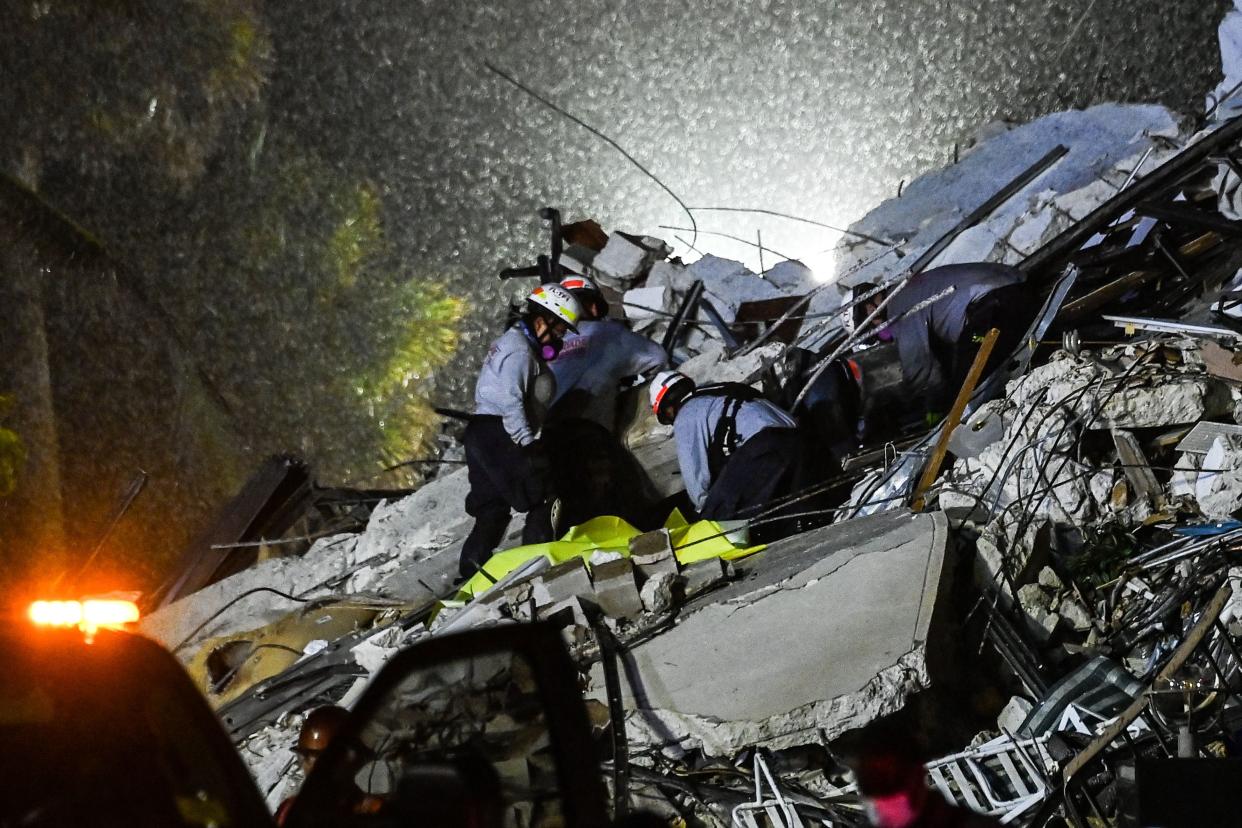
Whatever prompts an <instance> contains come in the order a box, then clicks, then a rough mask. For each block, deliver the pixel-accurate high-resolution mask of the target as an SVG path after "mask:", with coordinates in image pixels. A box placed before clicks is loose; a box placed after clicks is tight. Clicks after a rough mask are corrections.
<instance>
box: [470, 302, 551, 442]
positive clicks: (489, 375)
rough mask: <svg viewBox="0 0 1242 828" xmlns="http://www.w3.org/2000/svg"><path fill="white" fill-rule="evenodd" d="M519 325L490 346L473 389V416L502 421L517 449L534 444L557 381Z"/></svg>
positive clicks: (546, 413)
mask: <svg viewBox="0 0 1242 828" xmlns="http://www.w3.org/2000/svg"><path fill="white" fill-rule="evenodd" d="M536 347H537V346H536V345H535V343H534V342H533V341H532V340H531V339H530V337H528V336H527V335H526V333H525V331H523V330H522V328H521V326H520V325H515V326H514V327H512V328H510V329H509V330H507V331H505V332H504V333H503V334H502V335H501V336H500V338H499V339H497V340H496V341H495V342H493V343H492V347H491V348H489V349H488V351H487V358H486V359H484V360H483V370H481V371H480V372H479V381H478V382H477V383H476V384H475V386H474V412H475V413H476V414H490V415H495V416H498V417H500V418H501V420H502V421H503V422H504V426H505V431H506V432H508V434H509V437H510V438H511V439H512V440H513V442H515V443H517V444H518V445H519V446H526V445H530V444H531V443H533V442H534V441H535V440H536V439H538V437H539V429H541V428H542V427H543V421H544V419H545V418H546V417H547V415H548V405H549V404H551V402H552V397H553V395H554V394H555V393H556V379H555V378H554V377H553V376H552V372H551V371H549V370H548V366H547V365H545V364H544V361H543V359H542V358H541V357H540V356H539V355H538V354H537V353H536V352H535V348H536Z"/></svg>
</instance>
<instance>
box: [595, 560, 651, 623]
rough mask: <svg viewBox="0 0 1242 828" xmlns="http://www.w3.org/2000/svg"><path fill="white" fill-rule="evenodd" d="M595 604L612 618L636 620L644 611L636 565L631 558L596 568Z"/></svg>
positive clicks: (610, 562)
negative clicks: (636, 578) (635, 569)
mask: <svg viewBox="0 0 1242 828" xmlns="http://www.w3.org/2000/svg"><path fill="white" fill-rule="evenodd" d="M592 574H593V575H594V576H595V603H596V604H597V605H598V606H599V608H600V610H601V611H602V612H603V613H604V615H607V616H609V617H610V618H634V617H636V616H638V615H639V614H640V613H642V611H643V602H642V598H641V597H640V595H639V592H638V581H637V580H635V578H634V563H633V562H632V561H631V560H630V559H629V558H621V559H620V560H616V561H609V562H608V563H606V564H600V565H599V566H597V567H595V569H594V571H593V572H592Z"/></svg>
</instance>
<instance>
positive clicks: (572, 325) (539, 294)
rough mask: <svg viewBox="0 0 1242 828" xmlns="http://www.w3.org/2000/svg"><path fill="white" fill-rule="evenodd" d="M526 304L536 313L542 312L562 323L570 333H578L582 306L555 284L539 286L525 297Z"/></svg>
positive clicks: (570, 294) (571, 295) (566, 291)
mask: <svg viewBox="0 0 1242 828" xmlns="http://www.w3.org/2000/svg"><path fill="white" fill-rule="evenodd" d="M526 304H527V307H529V308H530V309H531V310H534V311H535V312H536V313H540V312H542V313H543V314H544V315H545V316H547V315H550V316H552V317H554V318H556V319H559V320H560V321H562V322H564V323H565V324H566V325H567V326H568V327H569V329H570V330H571V331H573V332H574V333H577V332H578V320H579V319H581V318H582V305H581V304H580V303H579V302H578V300H577V299H575V298H574V295H573V294H572V293H570V292H569V291H568V290H566V289H565V288H563V287H561V286H560V285H557V284H552V283H549V284H546V285H540V286H539V287H537V288H535V289H534V290H532V291H531V293H530V296H528V297H526Z"/></svg>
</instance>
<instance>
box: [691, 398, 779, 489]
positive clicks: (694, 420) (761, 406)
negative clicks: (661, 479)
mask: <svg viewBox="0 0 1242 828" xmlns="http://www.w3.org/2000/svg"><path fill="white" fill-rule="evenodd" d="M727 399H728V398H727V397H716V396H703V397H691V398H690V399H689V400H687V401H686V402H685V403H684V404H682V406H681V410H679V411H678V412H677V419H676V420H675V421H674V422H673V438H674V439H675V440H676V441H677V463H678V465H680V466H681V478H682V482H683V483H685V484H686V494H688V495H690V500H691V502H692V503H694V505H695V508H699V507H701V506H702V505H703V501H704V500H706V499H707V490H708V489H709V488H711V485H712V475H711V470H710V469H709V467H708V462H707V451H708V447H709V446H710V445H711V442H712V435H713V434H715V433H716V424H717V423H719V422H720V415H721V414H722V413H723V412H724V406H725V401H726V400H727ZM795 427H796V423H794V421H793V420H792V419H791V418H790V416H789V415H788V414H786V413H785V412H784V411H781V410H780V409H779V408H777V407H776V406H775V405H773V404H772V403H770V402H768V401H767V400H750V401H747V402H744V403H742V405H741V407H740V408H739V409H738V412H737V439H738V445H739V446H741V445H742V444H744V443H745V442H746V441H747V440H749V439H750V438H751V437H754V436H755V435H756V434H758V433H759V432H760V431H763V430H764V429H765V428H795Z"/></svg>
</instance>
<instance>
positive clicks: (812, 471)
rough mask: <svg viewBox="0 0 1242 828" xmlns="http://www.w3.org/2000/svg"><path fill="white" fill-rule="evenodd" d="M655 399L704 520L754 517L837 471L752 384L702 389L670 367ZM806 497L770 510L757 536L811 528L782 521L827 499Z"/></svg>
mask: <svg viewBox="0 0 1242 828" xmlns="http://www.w3.org/2000/svg"><path fill="white" fill-rule="evenodd" d="M650 400H651V408H652V410H653V411H654V412H655V415H656V419H658V420H659V421H660V422H661V423H663V424H664V425H672V426H673V438H674V440H675V441H676V443H677V461H678V464H679V465H680V467H681V477H682V481H683V482H684V483H685V486H686V494H687V495H688V496H689V497H690V501H691V502H692V503H693V504H694V507H695V509H697V510H698V513H699V517H701V518H706V519H708V520H733V519H739V518H740V519H754V518H756V517H758V516H759V515H760V514H761V513H763V512H764V510H765V507H769V506H771V504H772V503H773V501H777V500H778V499H782V498H785V497H786V496H788V495H792V494H795V493H798V492H803V491H805V490H806V489H808V488H810V487H811V486H813V485H814V484H815V483H818V482H820V481H821V480H823V479H824V478H826V477H827V476H829V474H830V473H831V472H832V471H833V470H834V464H833V462H832V461H831V459H830V458H829V457H827V456H820V457H816V456H813V455H814V453H813V452H812V451H811V450H810V449H809V448H808V444H807V442H806V441H805V440H804V439H803V436H802V435H801V434H800V433H799V431H798V428H797V424H796V423H795V422H794V421H793V419H792V418H791V417H790V416H789V415H788V414H786V413H785V412H784V411H782V410H781V409H780V408H778V407H777V406H776V405H774V404H773V403H771V402H769V401H767V400H766V399H764V398H763V397H762V395H761V394H760V393H759V391H757V390H756V389H754V388H752V387H751V386H749V385H743V384H741V383H717V384H713V385H705V386H701V387H696V386H695V383H694V381H693V380H691V379H690V378H689V377H687V376H685V375H684V374H680V373H678V372H676V371H664V372H662V373H660V374H657V375H656V377H655V379H654V380H652V382H651V387H650ZM808 497H809V499H808V500H807V501H806V502H804V503H799V504H796V505H794V504H790V505H793V506H794V508H778V510H777V511H776V512H774V513H773V514H771V515H766V514H765V515H764V516H763V518H762V519H765V523H764V524H762V526H763V531H760V532H758V533H755V532H752V538H754V537H755V536H756V534H757V535H758V536H759V538H761V539H763V540H771V539H773V538H775V537H780V536H783V535H786V534H790V533H792V532H795V531H801V530H802V529H804V528H808V527H809V525H810V524H809V523H808V522H807V521H805V520H803V519H801V518H798V519H794V518H791V519H788V520H779V519H778V518H779V515H780V514H781V513H784V514H793V513H794V512H799V513H805V512H811V511H814V510H816V509H817V508H820V507H822V506H823V500H824V498H823V497H821V496H817V495H810V496H808ZM824 522H826V521H824Z"/></svg>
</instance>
